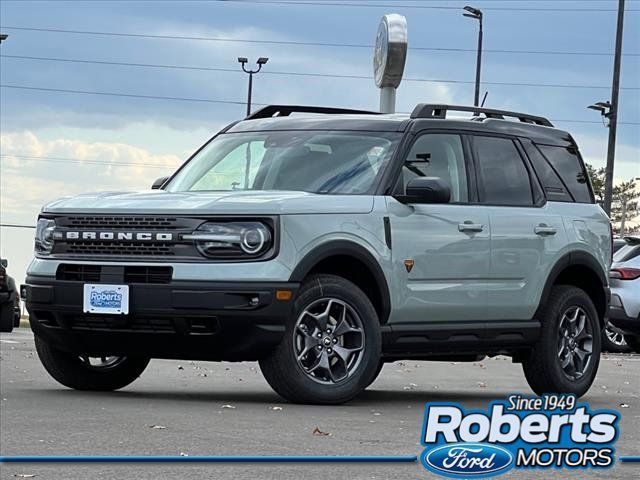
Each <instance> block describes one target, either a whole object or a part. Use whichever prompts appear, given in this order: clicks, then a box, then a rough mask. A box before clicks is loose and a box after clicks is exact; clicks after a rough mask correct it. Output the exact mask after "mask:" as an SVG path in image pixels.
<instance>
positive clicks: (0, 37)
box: [0, 33, 9, 43]
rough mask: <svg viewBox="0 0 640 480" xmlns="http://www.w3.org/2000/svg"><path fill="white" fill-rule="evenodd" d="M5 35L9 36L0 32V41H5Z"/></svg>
mask: <svg viewBox="0 0 640 480" xmlns="http://www.w3.org/2000/svg"><path fill="white" fill-rule="evenodd" d="M7 37H9V35H7V34H6V33H0V43H2V42H3V41H5V40H6V39H7Z"/></svg>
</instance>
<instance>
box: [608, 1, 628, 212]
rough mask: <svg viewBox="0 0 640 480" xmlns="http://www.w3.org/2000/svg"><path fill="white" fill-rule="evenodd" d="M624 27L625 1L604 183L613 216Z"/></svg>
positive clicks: (621, 6)
mask: <svg viewBox="0 0 640 480" xmlns="http://www.w3.org/2000/svg"><path fill="white" fill-rule="evenodd" d="M623 25H624V0H619V1H618V25H617V27H616V51H615V56H614V59H613V82H612V84H611V110H610V113H609V144H608V146H607V168H606V171H605V181H604V205H603V208H604V211H605V212H607V215H611V201H612V198H613V165H614V162H615V156H616V129H617V127H618V94H619V93H620V60H621V57H622V28H623Z"/></svg>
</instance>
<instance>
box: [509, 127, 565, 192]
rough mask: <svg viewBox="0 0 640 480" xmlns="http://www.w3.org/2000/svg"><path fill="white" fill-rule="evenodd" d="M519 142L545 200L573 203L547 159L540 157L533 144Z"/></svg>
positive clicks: (522, 140)
mask: <svg viewBox="0 0 640 480" xmlns="http://www.w3.org/2000/svg"><path fill="white" fill-rule="evenodd" d="M520 141H521V143H522V145H523V146H524V149H525V151H526V152H527V155H528V156H529V160H531V164H532V165H533V168H534V170H535V171H536V174H537V175H538V179H539V180H540V183H541V184H542V188H544V191H545V193H546V196H547V198H548V199H549V200H550V201H552V202H573V197H572V196H571V194H570V193H569V189H568V188H567V186H566V185H565V184H564V183H562V179H561V178H560V176H559V175H558V174H557V173H556V171H555V170H554V169H553V167H552V166H551V165H550V164H549V162H547V159H546V158H544V157H543V156H542V154H541V153H540V151H539V150H538V148H537V147H536V146H535V145H534V144H533V142H532V141H531V140H526V139H521V140H520Z"/></svg>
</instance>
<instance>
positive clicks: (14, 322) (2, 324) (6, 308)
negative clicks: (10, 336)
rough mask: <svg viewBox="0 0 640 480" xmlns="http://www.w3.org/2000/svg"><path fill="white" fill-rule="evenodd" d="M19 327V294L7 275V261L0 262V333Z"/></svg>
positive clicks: (12, 280) (13, 282) (14, 283)
mask: <svg viewBox="0 0 640 480" xmlns="http://www.w3.org/2000/svg"><path fill="white" fill-rule="evenodd" d="M18 325H20V294H19V293H18V290H17V289H16V282H15V280H14V279H13V278H11V277H10V276H9V275H8V274H7V260H6V259H2V260H0V332H10V331H12V330H13V327H17V326H18Z"/></svg>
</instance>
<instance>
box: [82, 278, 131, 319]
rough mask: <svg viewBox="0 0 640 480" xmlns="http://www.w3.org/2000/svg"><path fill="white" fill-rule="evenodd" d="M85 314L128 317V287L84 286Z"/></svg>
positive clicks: (89, 284) (87, 284)
mask: <svg viewBox="0 0 640 480" xmlns="http://www.w3.org/2000/svg"><path fill="white" fill-rule="evenodd" d="M83 305H84V308H83V310H84V312H85V313H110V314H114V315H126V314H128V313H129V286H128V285H104V284H100V285H95V284H91V283H86V284H85V285H84V304H83Z"/></svg>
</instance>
